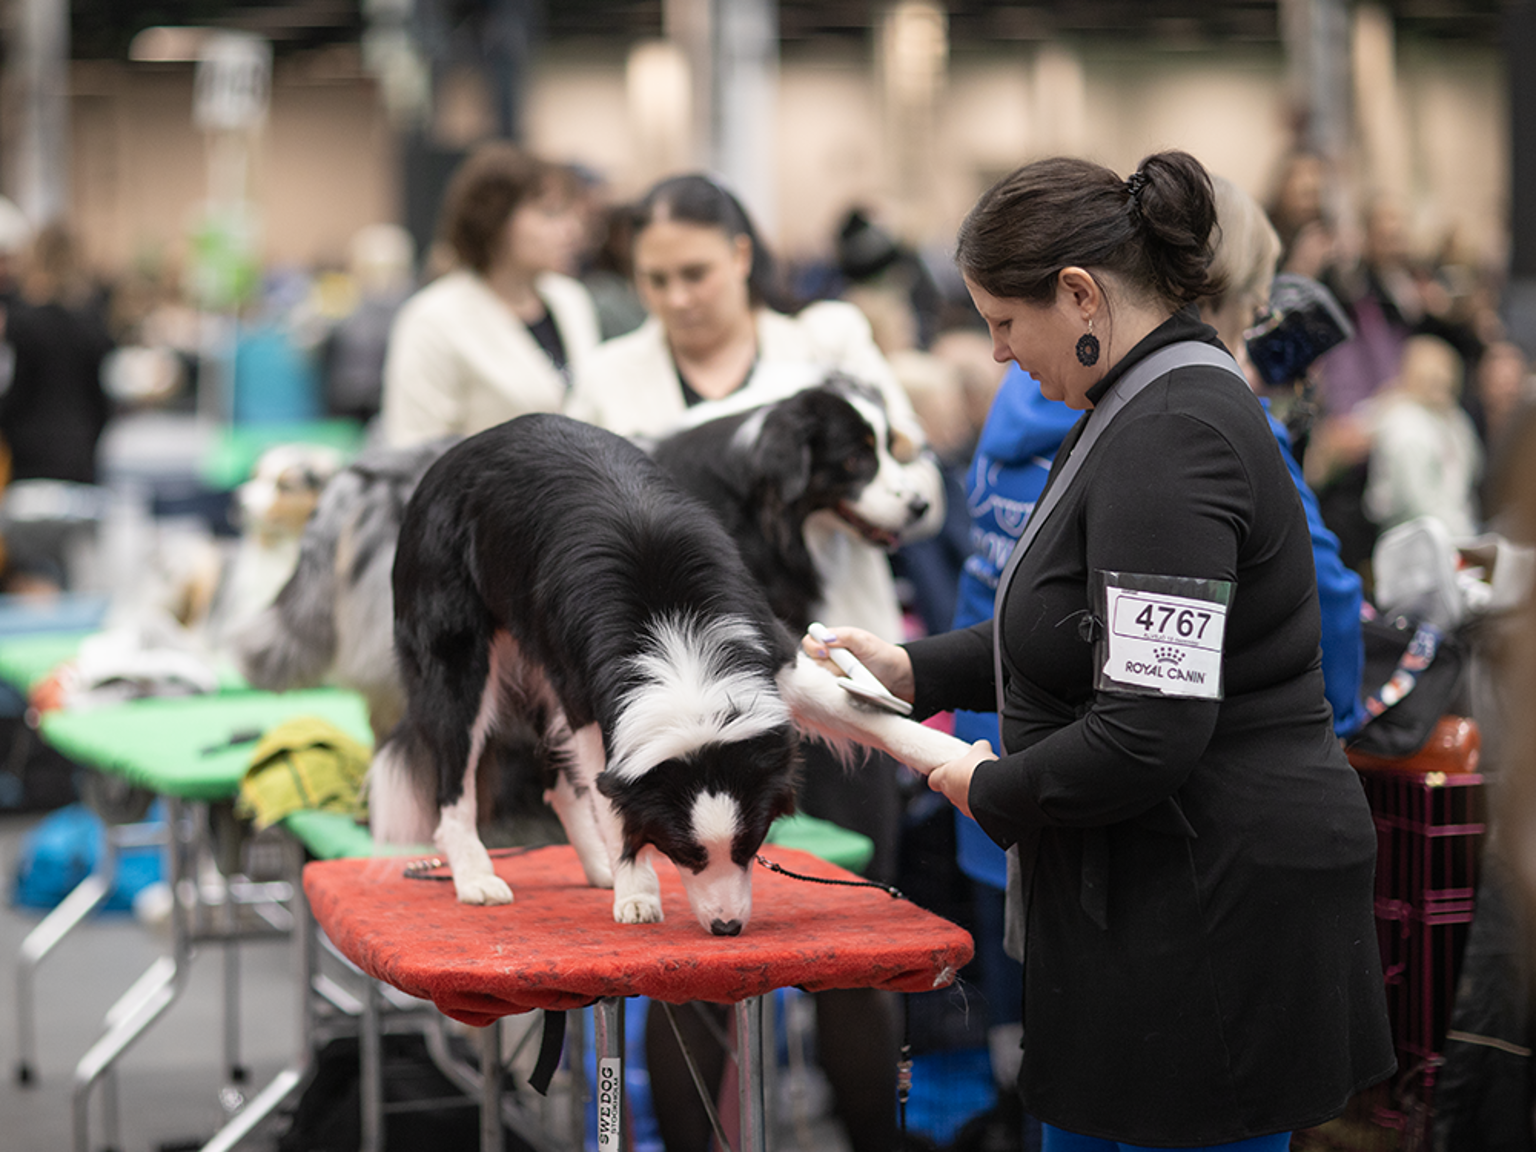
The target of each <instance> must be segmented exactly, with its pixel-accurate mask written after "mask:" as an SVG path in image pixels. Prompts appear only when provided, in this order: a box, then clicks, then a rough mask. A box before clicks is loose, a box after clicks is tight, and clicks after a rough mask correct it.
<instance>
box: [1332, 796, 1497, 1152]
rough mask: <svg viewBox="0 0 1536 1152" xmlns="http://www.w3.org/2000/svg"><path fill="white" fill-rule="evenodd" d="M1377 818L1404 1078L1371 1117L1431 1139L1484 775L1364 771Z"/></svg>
mask: <svg viewBox="0 0 1536 1152" xmlns="http://www.w3.org/2000/svg"><path fill="white" fill-rule="evenodd" d="M1360 780H1361V783H1362V785H1363V786H1364V788H1365V793H1366V797H1367V799H1368V800H1369V802H1370V806H1371V813H1372V816H1373V818H1374V819H1375V822H1376V836H1377V858H1376V934H1377V943H1378V944H1379V945H1380V947H1381V964H1382V975H1383V977H1384V979H1385V983H1386V992H1387V1012H1388V1015H1389V1017H1390V1019H1391V1021H1392V1039H1393V1044H1394V1046H1395V1047H1396V1049H1397V1063H1398V1069H1397V1076H1396V1077H1395V1078H1394V1082H1393V1084H1392V1086H1391V1087H1390V1088H1385V1087H1384V1089H1383V1091H1381V1092H1380V1093H1378V1094H1377V1095H1376V1096H1375V1097H1374V1098H1373V1100H1372V1103H1371V1107H1370V1109H1369V1112H1370V1115H1371V1118H1372V1121H1373V1122H1374V1123H1375V1124H1378V1125H1381V1126H1383V1127H1386V1128H1392V1129H1396V1130H1397V1131H1398V1132H1399V1133H1401V1134H1402V1135H1401V1139H1402V1140H1403V1141H1404V1146H1405V1147H1417V1146H1421V1145H1423V1142H1424V1141H1426V1140H1427V1139H1428V1124H1429V1120H1430V1117H1431V1116H1432V1107H1431V1106H1432V1102H1433V1097H1434V1085H1435V1077H1436V1073H1437V1071H1438V1069H1439V1067H1440V1064H1441V1056H1440V1052H1441V1049H1442V1047H1443V1046H1444V1044H1445V1033H1446V1028H1447V1027H1448V1025H1449V1023H1450V1015H1451V1006H1452V1003H1453V1002H1454V1000H1455V996H1456V980H1457V977H1458V974H1459V972H1460V968H1461V954H1462V951H1463V949H1464V948H1465V947H1466V942H1467V934H1468V932H1469V931H1470V929H1471V925H1472V915H1473V911H1474V909H1475V906H1476V894H1477V873H1478V860H1479V856H1480V853H1481V849H1482V839H1483V834H1484V832H1485V831H1486V828H1487V824H1486V809H1485V792H1484V788H1483V778H1482V776H1480V775H1477V774H1476V773H1470V772H1450V773H1448V772H1411V771H1405V770H1404V769H1402V768H1383V769H1366V768H1361V769H1360Z"/></svg>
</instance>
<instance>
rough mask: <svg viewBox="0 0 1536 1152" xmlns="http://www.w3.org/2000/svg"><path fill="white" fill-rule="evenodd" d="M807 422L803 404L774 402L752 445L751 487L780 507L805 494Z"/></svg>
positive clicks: (808, 478)
mask: <svg viewBox="0 0 1536 1152" xmlns="http://www.w3.org/2000/svg"><path fill="white" fill-rule="evenodd" d="M811 432H812V428H811V425H810V421H809V420H808V419H807V413H806V411H805V406H804V405H803V404H799V403H796V401H794V400H788V401H785V402H783V403H780V404H776V405H775V406H774V408H773V410H772V411H771V412H769V413H768V415H767V417H766V418H765V419H764V420H763V426H762V429H761V430H760V431H759V432H758V435H757V440H756V441H755V442H754V443H753V445H752V475H753V478H754V486H755V487H758V488H759V489H764V490H766V493H767V494H768V495H769V496H770V497H771V498H772V499H773V500H775V501H776V502H777V503H778V504H779V506H780V507H781V508H788V507H789V506H791V505H792V504H794V503H795V501H797V500H799V499H800V498H801V497H802V496H804V495H805V493H806V490H807V489H808V488H809V487H810V483H811V462H812V452H811V441H810V437H811Z"/></svg>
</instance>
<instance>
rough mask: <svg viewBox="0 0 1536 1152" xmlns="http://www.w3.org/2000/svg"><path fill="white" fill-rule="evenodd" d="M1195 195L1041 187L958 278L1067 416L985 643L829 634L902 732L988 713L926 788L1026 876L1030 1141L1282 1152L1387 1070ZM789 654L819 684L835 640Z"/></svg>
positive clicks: (1010, 205) (1342, 779)
mask: <svg viewBox="0 0 1536 1152" xmlns="http://www.w3.org/2000/svg"><path fill="white" fill-rule="evenodd" d="M1215 220H1216V209H1215V202H1214V198H1213V194H1212V188H1211V182H1210V179H1209V177H1208V176H1207V174H1206V172H1205V170H1204V169H1203V168H1202V167H1201V166H1200V164H1199V163H1198V162H1197V161H1196V160H1195V159H1194V158H1193V157H1190V156H1188V155H1186V154H1184V153H1179V152H1165V153H1159V154H1156V155H1153V156H1149V157H1148V158H1147V159H1145V160H1144V161H1142V163H1141V165H1140V167H1139V168H1138V169H1137V171H1136V172H1135V173H1134V174H1133V175H1132V176H1131V177H1130V178H1129V179H1124V180H1122V179H1121V178H1120V177H1119V176H1118V175H1116V174H1115V173H1114V172H1112V171H1110V170H1109V169H1107V168H1104V167H1101V166H1099V165H1096V164H1091V163H1088V162H1086V161H1081V160H1075V159H1053V160H1044V161H1040V162H1037V163H1034V164H1030V165H1027V166H1025V167H1024V168H1021V169H1019V170H1018V171H1016V172H1014V173H1012V174H1011V175H1010V176H1008V177H1005V178H1004V179H1003V180H1002V181H1001V182H1000V183H998V184H997V185H996V186H994V187H993V188H992V189H991V190H989V191H988V192H987V193H986V194H985V195H983V196H982V198H981V200H980V201H979V202H978V203H977V205H976V206H975V208H973V209H972V211H971V213H970V215H969V216H968V217H967V218H966V220H965V223H964V224H963V225H962V227H961V230H960V236H959V242H958V246H957V248H958V250H957V260H958V262H959V265H960V269H961V271H962V273H963V274H964V276H965V280H966V283H967V285H968V287H969V289H970V292H971V296H972V299H973V300H974V301H975V303H976V306H977V308H978V309H979V311H980V312H981V315H982V317H983V318H984V319H985V320H986V321H987V325H988V328H989V329H990V331H991V333H992V340H993V354H994V356H995V357H996V358H997V359H998V360H999V361H1014V362H1016V363H1017V364H1018V365H1019V367H1020V368H1022V369H1024V370H1025V371H1027V372H1029V373H1030V374H1031V375H1032V376H1034V377H1035V378H1036V379H1037V380H1039V382H1040V385H1041V389H1042V391H1043V392H1044V394H1045V395H1046V396H1047V397H1050V398H1052V399H1057V400H1062V401H1065V402H1066V404H1067V405H1068V406H1070V407H1073V408H1077V409H1079V410H1086V411H1087V415H1086V416H1085V417H1083V418H1082V419H1081V420H1080V421H1079V422H1078V423H1077V425H1076V426H1075V427H1074V428H1073V430H1072V431H1071V432H1070V433H1068V435H1067V437H1066V440H1065V441H1064V442H1063V444H1062V448H1061V450H1060V451H1059V452H1058V453H1057V455H1056V460H1055V464H1054V466H1053V468H1052V470H1051V475H1050V478H1049V480H1048V481H1047V484H1046V488H1045V491H1044V492H1043V493H1042V495H1041V498H1040V501H1039V503H1038V504H1037V505H1036V506H1035V509H1034V511H1033V512H1032V514H1031V516H1030V519H1029V521H1028V522H1027V524H1026V526H1025V530H1024V534H1023V536H1022V538H1021V539H1020V541H1019V544H1018V545H1017V547H1016V548H1015V549H1014V552H1013V555H1012V556H1011V557H1010V559H1009V561H1008V564H1007V566H1006V567H1005V568H1004V570H1003V572H1002V574H1001V576H1000V578H999V584H998V592H997V599H996V605H995V612H994V619H993V620H992V621H988V622H986V623H984V624H981V625H977V626H975V627H972V628H968V629H963V630H958V631H955V632H950V633H946V634H944V635H942V636H935V637H930V638H927V639H924V640H918V641H914V642H912V643H910V644H908V645H906V646H904V647H898V646H896V645H892V644H889V643H886V642H884V641H881V640H879V639H877V638H875V637H872V636H870V635H868V634H867V633H865V632H862V631H860V630H858V629H856V628H845V627H837V628H835V629H834V631H835V634H836V644H837V645H839V646H842V647H846V648H848V649H850V650H852V651H853V652H854V653H855V654H856V655H857V656H858V657H860V659H862V660H863V661H864V662H865V664H866V665H868V666H869V667H870V669H871V670H872V671H873V672H874V673H875V675H877V676H878V677H880V679H881V680H883V681H884V682H885V683H886V685H887V686H888V687H889V688H890V689H891V690H892V691H893V692H895V693H896V694H897V695H898V696H901V697H903V698H904V699H907V700H910V701H912V702H913V704H914V714H916V715H928V714H931V713H933V712H936V711H939V710H940V709H944V708H956V707H958V708H968V709H973V710H977V711H990V710H993V709H996V710H997V711H998V712H999V714H1000V715H1001V717H1002V740H1003V745H1004V747H1003V749H1002V751H1001V754H1000V755H999V754H998V753H995V752H994V751H993V750H992V748H991V747H990V746H989V745H988V743H987V742H985V741H978V742H977V743H976V744H975V745H973V746H972V750H971V752H970V753H969V754H967V755H965V756H963V757H960V758H958V759H957V760H955V761H953V762H951V763H949V764H946V765H944V766H942V767H940V768H939V769H937V770H936V771H934V772H933V773H932V774H931V775H930V776H929V778H928V784H929V787H930V788H933V789H934V790H935V791H938V792H941V793H942V794H943V795H944V796H946V797H947V798H948V799H949V800H950V801H951V802H952V803H954V804H955V806H956V807H957V808H959V809H960V810H961V811H962V812H964V813H965V814H966V815H967V816H970V817H971V818H972V819H974V820H975V821H976V822H977V824H979V825H980V826H981V828H982V830H983V831H985V832H986V833H987V834H988V835H989V836H990V837H991V838H992V839H993V840H994V841H995V842H997V843H998V844H999V845H1000V846H1002V847H1004V848H1009V849H1014V850H1015V856H1014V861H1013V865H1012V868H1011V872H1012V875H1011V876H1010V884H1009V905H1008V913H1009V916H1010V919H1011V920H1012V925H1011V928H1012V929H1013V931H1012V932H1011V935H1012V936H1013V943H1014V944H1015V946H1016V947H1015V951H1016V952H1018V953H1019V955H1020V956H1021V957H1022V960H1023V964H1024V977H1023V997H1024V1010H1023V1019H1024V1040H1023V1050H1024V1051H1023V1064H1022V1067H1021V1070H1020V1074H1019V1084H1020V1088H1021V1091H1022V1093H1023V1100H1024V1105H1025V1107H1026V1108H1027V1109H1028V1110H1029V1112H1030V1113H1032V1114H1033V1115H1035V1116H1037V1117H1039V1118H1040V1119H1041V1120H1042V1121H1044V1122H1045V1144H1044V1146H1045V1148H1046V1149H1047V1152H1051V1150H1053V1149H1074V1150H1076V1149H1083V1150H1085V1152H1086V1150H1089V1149H1101V1150H1107V1149H1112V1148H1114V1146H1116V1145H1119V1146H1120V1147H1122V1148H1123V1147H1128V1146H1129V1147H1161V1148H1196V1147H1211V1146H1217V1145H1221V1146H1230V1145H1233V1144H1242V1145H1244V1146H1245V1147H1252V1148H1254V1149H1262V1150H1265V1152H1267V1150H1270V1149H1273V1150H1275V1152H1279V1150H1280V1149H1283V1148H1285V1147H1286V1146H1287V1145H1288V1143H1289V1140H1290V1133H1291V1132H1292V1131H1293V1130H1294V1129H1297V1128H1305V1127H1310V1126H1313V1125H1316V1124H1319V1123H1321V1122H1323V1121H1324V1120H1327V1119H1329V1118H1331V1117H1333V1116H1336V1115H1338V1114H1339V1113H1340V1112H1342V1111H1343V1109H1344V1106H1345V1104H1346V1102H1347V1101H1348V1099H1349V1097H1350V1096H1351V1095H1352V1094H1353V1093H1355V1092H1356V1091H1358V1090H1360V1089H1361V1088H1364V1087H1366V1086H1367V1085H1369V1084H1372V1083H1374V1082H1376V1081H1378V1080H1381V1079H1383V1078H1384V1077H1386V1076H1387V1075H1389V1074H1390V1073H1391V1071H1392V1068H1393V1054H1392V1042H1391V1036H1390V1032H1389V1029H1388V1025H1387V1019H1386V1011H1385V1002H1384V996H1383V985H1382V974H1381V961H1380V957H1379V955H1378V954H1377V948H1376V931H1375V923H1374V917H1373V908H1372V887H1373V870H1374V863H1375V850H1376V836H1375V829H1374V826H1373V823H1372V820H1371V815H1370V811H1369V809H1368V808H1367V806H1366V802H1365V797H1364V794H1363V792H1362V790H1361V788H1360V784H1359V781H1358V780H1357V779H1356V777H1355V773H1354V772H1353V770H1352V769H1351V768H1350V766H1349V763H1348V761H1346V760H1345V758H1344V754H1343V752H1342V750H1341V749H1340V747H1339V744H1338V741H1337V740H1336V739H1335V738H1334V735H1333V732H1332V728H1331V724H1330V713H1329V709H1328V705H1327V703H1326V701H1325V699H1324V694H1323V677H1322V670H1321V666H1320V661H1319V653H1318V640H1319V618H1318V601H1317V591H1316V586H1315V580H1314V576H1313V566H1312V550H1311V542H1310V538H1309V534H1308V531H1307V522H1306V517H1305V515H1304V513H1303V511H1302V507H1301V504H1300V503H1299V501H1298V500H1297V497H1296V492H1295V488H1294V485H1293V483H1292V481H1291V478H1290V476H1289V474H1288V473H1287V470H1286V467H1285V463H1284V461H1283V460H1282V458H1281V456H1280V453H1279V449H1278V447H1277V445H1276V442H1275V440H1274V437H1273V435H1272V434H1271V432H1270V429H1269V427H1268V424H1267V422H1266V420H1265V415H1264V411H1263V408H1262V407H1261V406H1260V404H1259V402H1258V400H1257V399H1256V398H1255V397H1254V395H1253V394H1252V392H1251V391H1250V390H1249V388H1248V386H1247V384H1246V382H1245V380H1244V379H1243V377H1242V376H1241V374H1240V372H1239V371H1238V370H1237V367H1236V365H1235V363H1234V362H1233V361H1232V359H1231V357H1230V356H1229V355H1228V354H1227V353H1226V352H1225V350H1224V349H1222V347H1221V345H1220V343H1219V341H1218V340H1217V338H1216V334H1215V332H1214V331H1213V330H1212V329H1211V328H1209V327H1208V326H1206V325H1205V324H1203V323H1202V322H1201V321H1200V319H1199V315H1198V313H1197V311H1196V309H1195V307H1194V306H1193V305H1194V302H1195V301H1197V300H1199V299H1201V298H1203V297H1208V296H1211V295H1214V294H1216V293H1217V291H1218V290H1219V288H1220V285H1218V284H1216V283H1214V282H1213V281H1212V278H1211V276H1210V263H1211V255H1212V241H1213V239H1214V237H1213V235H1212V229H1213V226H1214V224H1215ZM804 645H805V648H806V650H807V651H808V652H810V653H811V654H812V655H813V656H816V657H817V658H823V659H824V658H825V656H826V648H825V645H823V644H820V643H817V642H816V641H815V640H814V639H811V638H809V637H808V638H806V640H805V641H804Z"/></svg>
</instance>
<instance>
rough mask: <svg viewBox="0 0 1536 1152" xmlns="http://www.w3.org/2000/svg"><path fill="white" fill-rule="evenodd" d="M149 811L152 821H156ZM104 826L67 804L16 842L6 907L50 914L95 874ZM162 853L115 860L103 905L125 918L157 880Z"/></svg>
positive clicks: (148, 849) (127, 851)
mask: <svg viewBox="0 0 1536 1152" xmlns="http://www.w3.org/2000/svg"><path fill="white" fill-rule="evenodd" d="M157 809H158V805H157V806H156V810H152V812H151V819H160V818H161V816H160V814H159V812H158V810H157ZM106 839H107V834H106V826H105V825H104V824H103V823H102V821H101V817H99V816H97V815H96V813H94V812H92V811H91V810H90V809H89V808H87V807H86V806H85V805H84V804H69V805H66V806H65V807H63V808H60V809H58V810H57V811H56V812H51V813H49V814H48V815H47V816H45V817H43V819H42V820H40V821H39V822H38V824H37V826H36V827H35V828H33V829H32V830H31V831H29V832H27V833H26V835H24V836H23V837H22V839H21V849H20V851H19V852H18V853H17V856H16V875H15V880H14V883H13V884H12V886H11V903H12V904H13V905H14V906H16V907H18V908H40V909H43V910H45V911H46V910H47V909H50V908H53V907H54V906H55V905H57V904H58V903H59V901H61V900H63V899H64V897H66V896H68V895H69V893H70V890H71V889H73V888H74V887H75V885H77V884H79V883H80V881H82V880H84V879H85V878H86V877H87V876H89V875H90V874H91V872H92V871H94V870H95V868H96V866H97V863H98V862H99V861H100V860H101V854H102V852H103V851H105V849H106ZM160 856H161V853H160V849H159V848H157V847H154V846H153V845H146V846H143V847H133V848H124V849H121V850H120V851H119V852H118V855H117V878H116V883H115V884H114V885H113V887H112V894H111V895H110V896H108V897H107V900H106V902H105V903H104V904H103V905H102V907H103V908H105V909H106V910H107V911H111V912H127V911H131V910H132V908H133V898H134V897H135V896H137V895H138V894H139V892H140V891H141V890H142V889H144V888H145V887H147V886H148V885H150V884H153V883H155V882H157V881H159V880H160V879H161V873H162V868H161V859H160Z"/></svg>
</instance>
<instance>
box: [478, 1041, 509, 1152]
mask: <svg viewBox="0 0 1536 1152" xmlns="http://www.w3.org/2000/svg"><path fill="white" fill-rule="evenodd" d="M477 1039H478V1040H479V1041H480V1152H502V1148H503V1146H504V1143H505V1141H503V1139H502V1135H501V1021H500V1020H493V1021H491V1022H490V1023H489V1024H487V1025H486V1026H485V1027H484V1028H482V1029H480V1034H479V1036H478V1037H477Z"/></svg>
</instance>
